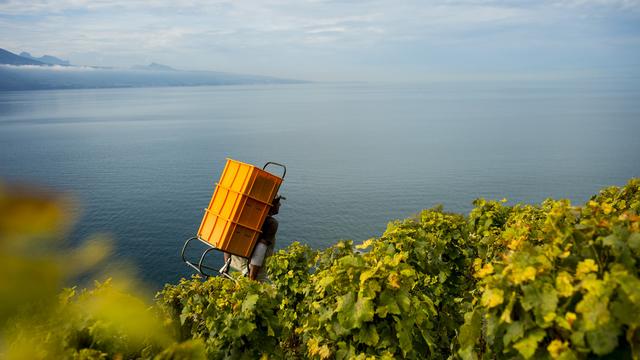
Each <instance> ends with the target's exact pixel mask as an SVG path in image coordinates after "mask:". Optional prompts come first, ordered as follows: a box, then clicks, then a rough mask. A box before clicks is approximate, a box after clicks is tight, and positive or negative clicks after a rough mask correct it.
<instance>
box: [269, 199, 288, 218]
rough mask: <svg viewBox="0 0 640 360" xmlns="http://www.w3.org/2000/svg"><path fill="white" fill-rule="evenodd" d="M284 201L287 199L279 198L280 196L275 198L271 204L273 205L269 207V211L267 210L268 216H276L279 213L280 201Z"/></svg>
mask: <svg viewBox="0 0 640 360" xmlns="http://www.w3.org/2000/svg"><path fill="white" fill-rule="evenodd" d="M286 199H287V198H285V197H284V196H280V195H278V196H276V197H275V198H274V199H273V202H272V204H273V205H272V206H271V209H269V215H276V214H277V213H279V212H280V200H286Z"/></svg>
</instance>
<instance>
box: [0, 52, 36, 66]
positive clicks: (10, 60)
mask: <svg viewBox="0 0 640 360" xmlns="http://www.w3.org/2000/svg"><path fill="white" fill-rule="evenodd" d="M0 64H6V65H47V64H45V63H43V62H42V61H38V60H34V59H29V58H25V57H22V56H19V55H16V54H14V53H12V52H11V51H7V50H5V49H0Z"/></svg>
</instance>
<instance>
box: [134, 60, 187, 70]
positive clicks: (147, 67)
mask: <svg viewBox="0 0 640 360" xmlns="http://www.w3.org/2000/svg"><path fill="white" fill-rule="evenodd" d="M132 69H134V70H153V71H178V70H176V69H174V68H172V67H171V66H168V65H162V64H158V63H154V62H152V63H151V64H149V65H135V66H133V67H132Z"/></svg>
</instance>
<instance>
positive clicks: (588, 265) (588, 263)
mask: <svg viewBox="0 0 640 360" xmlns="http://www.w3.org/2000/svg"><path fill="white" fill-rule="evenodd" d="M596 271H598V265H597V264H596V262H595V261H593V259H586V260H584V261H581V262H580V263H578V267H577V269H576V276H577V277H578V278H582V276H583V275H584V274H588V273H590V272H596Z"/></svg>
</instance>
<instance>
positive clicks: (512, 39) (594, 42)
mask: <svg viewBox="0 0 640 360" xmlns="http://www.w3.org/2000/svg"><path fill="white" fill-rule="evenodd" d="M639 24H640V1H637V0H591V1H588V0H555V1H546V0H542V1H532V0H523V1H517V2H516V1H501V0H489V1H481V0H436V1H429V2H425V1H398V2H390V1H376V0H368V1H357V2H356V1H331V0H327V1H322V0H315V1H299V0H287V1H285V0H266V1H257V0H256V1H199V0H188V1H180V2H176V1H166V0H152V1H139V0H130V1H121V0H115V1H106V0H97V1H95V0H94V1H88V0H86V1H85V0H62V1H48V0H43V1H29V0H23V1H17V0H5V1H0V32H1V33H2V34H3V35H4V36H3V40H2V44H1V45H0V47H5V48H7V49H9V50H13V51H23V50H24V51H30V52H31V53H34V54H45V53H47V54H51V55H55V56H59V57H63V58H68V59H70V60H71V61H72V62H73V63H76V64H83V65H99V66H121V67H127V66H131V65H133V64H144V63H149V62H152V61H155V62H160V63H166V64H168V65H171V66H174V67H178V68H183V69H202V70H220V71H231V72H241V73H242V72H244V73H262V74H269V75H274V76H284V77H289V78H291V77H293V78H303V79H309V80H384V81H388V80H401V81H403V80H406V81H411V80H429V79H440V78H442V79H447V78H464V77H474V76H478V75H482V76H495V77H504V78H509V77H517V76H521V75H527V76H532V75H534V76H535V75H536V74H540V75H541V76H542V75H544V74H547V75H548V74H564V75H565V76H572V74H574V75H575V74H592V75H593V76H596V75H598V76H599V75H603V74H605V75H606V74H622V73H625V74H626V73H628V72H629V71H631V72H633V71H634V70H633V69H635V68H638V66H637V65H638V61H637V60H635V59H640V25H639ZM580 76H582V75H580Z"/></svg>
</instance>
